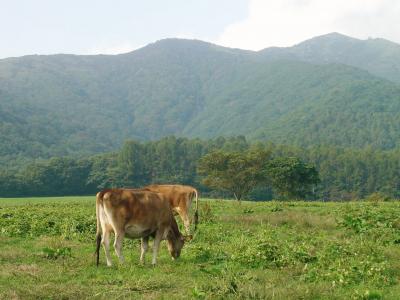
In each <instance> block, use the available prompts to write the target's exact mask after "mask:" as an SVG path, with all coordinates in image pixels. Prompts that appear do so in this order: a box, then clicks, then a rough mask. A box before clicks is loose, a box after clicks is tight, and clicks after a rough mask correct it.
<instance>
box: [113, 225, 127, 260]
mask: <svg viewBox="0 0 400 300" xmlns="http://www.w3.org/2000/svg"><path fill="white" fill-rule="evenodd" d="M123 240H124V233H123V232H116V233H115V240H114V249H115V253H116V254H117V256H118V258H119V262H120V263H121V264H122V263H124V262H125V258H124V256H123V255H122V242H123Z"/></svg>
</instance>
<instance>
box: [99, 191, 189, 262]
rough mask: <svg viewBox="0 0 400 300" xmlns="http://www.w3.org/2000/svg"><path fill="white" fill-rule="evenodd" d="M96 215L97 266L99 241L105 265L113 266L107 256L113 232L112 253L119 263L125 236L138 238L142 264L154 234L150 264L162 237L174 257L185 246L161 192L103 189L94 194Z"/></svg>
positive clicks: (154, 259) (154, 258)
mask: <svg viewBox="0 0 400 300" xmlns="http://www.w3.org/2000/svg"><path fill="white" fill-rule="evenodd" d="M96 216H97V234H96V240H97V245H96V254H97V262H96V263H97V265H99V256H100V254H99V252H100V243H102V244H103V246H104V251H105V254H106V259H107V266H111V265H112V262H111V256H110V233H111V232H112V231H113V232H114V234H115V241H114V248H115V253H116V254H117V256H118V258H119V260H120V262H121V263H122V262H124V257H123V255H122V251H121V250H122V241H123V239H124V237H125V236H126V237H128V238H132V239H136V238H141V242H142V247H141V254H140V261H141V263H144V256H145V253H146V251H147V248H148V241H149V237H150V236H154V245H153V260H152V264H153V265H155V264H156V261H157V254H158V249H159V246H160V242H161V240H162V239H167V241H168V250H169V252H170V254H171V256H172V258H173V259H175V258H178V257H179V255H180V252H181V249H182V247H183V245H184V237H183V236H182V235H181V233H180V232H179V229H178V225H177V224H176V221H175V218H174V216H173V214H172V210H171V207H170V205H169V202H168V200H166V199H164V196H163V195H162V194H158V193H154V192H150V191H135V190H127V189H110V190H104V191H101V192H99V193H97V195H96Z"/></svg>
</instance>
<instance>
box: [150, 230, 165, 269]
mask: <svg viewBox="0 0 400 300" xmlns="http://www.w3.org/2000/svg"><path fill="white" fill-rule="evenodd" d="M162 237H163V232H162V231H161V230H157V233H156V237H155V238H154V243H153V260H152V261H151V264H152V265H153V266H155V265H156V263H157V254H158V249H159V248H160V243H161V239H162Z"/></svg>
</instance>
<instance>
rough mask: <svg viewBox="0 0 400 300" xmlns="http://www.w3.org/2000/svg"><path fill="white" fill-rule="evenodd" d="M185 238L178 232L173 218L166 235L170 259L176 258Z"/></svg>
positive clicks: (179, 253)
mask: <svg viewBox="0 0 400 300" xmlns="http://www.w3.org/2000/svg"><path fill="white" fill-rule="evenodd" d="M185 240H186V238H185V237H184V236H183V235H182V234H181V233H180V231H179V229H178V224H176V222H175V219H173V220H172V222H171V227H170V230H169V232H168V235H167V246H168V250H169V253H170V254H171V256H172V259H176V258H178V257H179V256H180V255H181V250H182V248H183V245H184V244H185Z"/></svg>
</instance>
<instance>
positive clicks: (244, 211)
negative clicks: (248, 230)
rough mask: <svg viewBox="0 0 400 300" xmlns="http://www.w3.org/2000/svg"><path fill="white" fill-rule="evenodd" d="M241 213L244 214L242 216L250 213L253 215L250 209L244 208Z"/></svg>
mask: <svg viewBox="0 0 400 300" xmlns="http://www.w3.org/2000/svg"><path fill="white" fill-rule="evenodd" d="M243 213H244V214H252V213H254V210H252V209H251V208H245V209H244V210H243Z"/></svg>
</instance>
